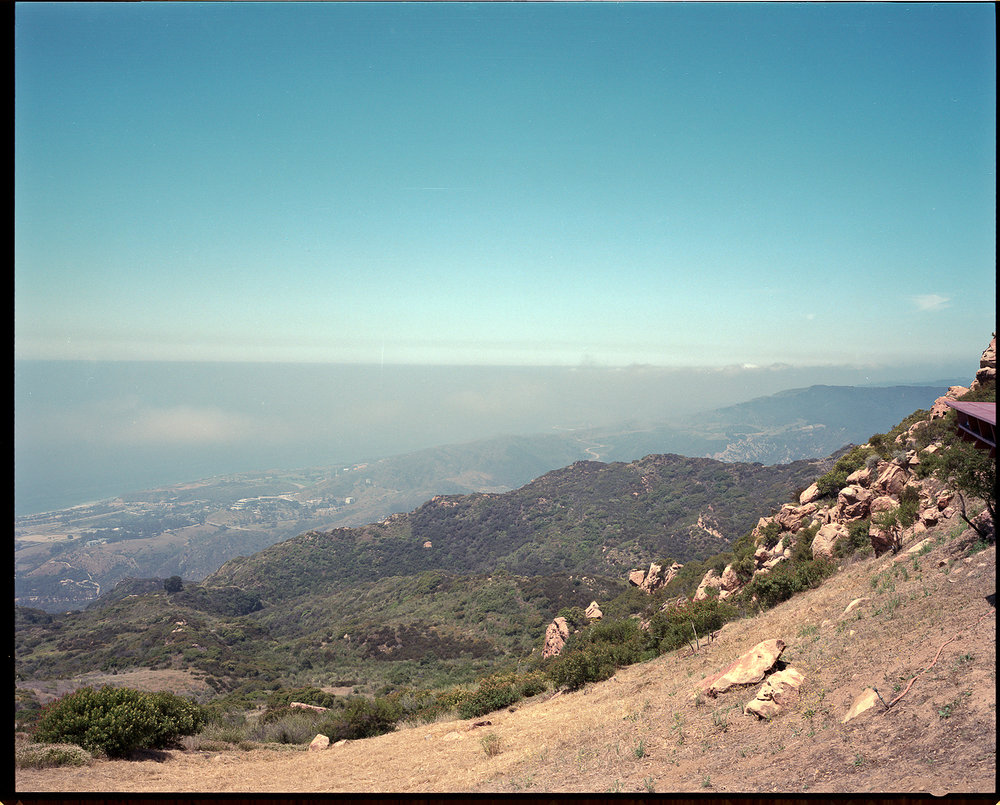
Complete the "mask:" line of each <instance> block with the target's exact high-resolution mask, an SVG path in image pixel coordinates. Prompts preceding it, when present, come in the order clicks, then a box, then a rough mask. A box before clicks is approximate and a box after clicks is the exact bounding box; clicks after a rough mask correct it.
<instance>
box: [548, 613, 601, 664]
mask: <svg viewBox="0 0 1000 805" xmlns="http://www.w3.org/2000/svg"><path fill="white" fill-rule="evenodd" d="M584 614H585V615H586V616H587V620H590V621H597V620H600V619H601V618H603V617H604V613H603V612H601V607H600V606H599V605H598V603H597V602H596V601H591V602H590V605H589V606H588V607H587V609H586V612H585V613H584ZM569 635H570V629H569V622H568V621H567V620H566V619H565V618H563V617H558V618H553V620H552V623H550V624H549V625H548V626H547V627H546V628H545V644H544V645H543V646H542V659H543V660H544V659H547V658H549V657H556V656H558V655H559V654H561V653H562V650H563V647H564V646H565V645H566V641H567V640H568V639H569Z"/></svg>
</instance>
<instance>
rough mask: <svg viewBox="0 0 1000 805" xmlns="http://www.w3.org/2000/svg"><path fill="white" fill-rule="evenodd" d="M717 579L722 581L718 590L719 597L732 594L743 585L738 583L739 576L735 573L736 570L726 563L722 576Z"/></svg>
mask: <svg viewBox="0 0 1000 805" xmlns="http://www.w3.org/2000/svg"><path fill="white" fill-rule="evenodd" d="M719 581H720V582H721V583H722V589H721V591H720V592H719V597H720V598H725V597H727V596H730V595H732V594H733V593H735V592H736V591H737V590H739V589H740V587H742V586H743V585H742V584H741V583H740V577H739V576H737V575H736V571H734V570H733V566H732V565H726V569H725V570H723V571H722V578H721V579H720V580H719Z"/></svg>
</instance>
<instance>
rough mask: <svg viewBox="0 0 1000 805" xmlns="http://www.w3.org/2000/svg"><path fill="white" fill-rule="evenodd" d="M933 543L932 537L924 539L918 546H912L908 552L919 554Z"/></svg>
mask: <svg viewBox="0 0 1000 805" xmlns="http://www.w3.org/2000/svg"><path fill="white" fill-rule="evenodd" d="M933 541H934V540H933V538H932V537H928V538H927V539H922V540H920V542H918V543H917V544H916V545H911V546H910V547H909V548H907V549H906V552H907V553H918V552H919V551H922V550H923V549H924V548H925V547H926V546H928V545H930V544H931V543H932V542H933Z"/></svg>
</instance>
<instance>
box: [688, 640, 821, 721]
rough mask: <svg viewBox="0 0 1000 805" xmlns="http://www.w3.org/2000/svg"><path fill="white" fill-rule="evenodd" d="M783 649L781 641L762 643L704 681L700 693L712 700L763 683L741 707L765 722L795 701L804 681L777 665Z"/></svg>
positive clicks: (797, 675)
mask: <svg viewBox="0 0 1000 805" xmlns="http://www.w3.org/2000/svg"><path fill="white" fill-rule="evenodd" d="M784 650H785V643H784V641H783V640H778V639H771V640H763V641H761V642H760V643H758V644H757V645H756V646H754V647H753V648H752V649H750V650H749V651H748V652H747V653H746V654H744V655H743V656H741V657H740V658H739V659H737V660H735V661H734V662H732V663H730V664H729V665H728V666H727V667H726V668H724V669H722V670H721V671H719V672H718V673H715V674H713V675H711V676H709V677H706V678H705V679H703V680H702V681H701V683H700V685H699V693H702V694H706V695H708V696H711V697H713V698H714V697H715V696H718V695H719V694H720V693H723V692H725V691H727V690H729V689H730V688H732V687H734V686H737V685H754V684H757V683H759V682H763V683H764V684H763V685H761V687H760V689H759V690H758V691H757V694H756V695H755V696H754V698H753V699H751V700H750V701H749V702H747V704H746V706H745V707H744V708H743V714H744V715H755V716H757V717H758V718H763V719H767V720H770V719H772V718H774V717H775V716H776V715H777V714H778V713H779V712H780V711H781V709H782V708H783V707H786V706H787V705H788V704H789V703H790V702H791V701H793V700H794V699H795V697H796V695H797V694H798V689H799V687H800V686H801V685H802V682H803V681H804V680H805V676H804V675H803V674H802V672H801V671H799V670H798V669H796V668H792V667H790V666H784V665H783V664H782V663H780V660H779V658H780V657H781V653H782V652H783V651H784ZM779 666H780V667H779Z"/></svg>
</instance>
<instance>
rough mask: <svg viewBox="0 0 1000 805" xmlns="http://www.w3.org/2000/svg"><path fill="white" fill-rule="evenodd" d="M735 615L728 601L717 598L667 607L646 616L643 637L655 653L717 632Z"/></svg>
mask: <svg viewBox="0 0 1000 805" xmlns="http://www.w3.org/2000/svg"><path fill="white" fill-rule="evenodd" d="M736 614H737V612H736V608H735V607H734V606H733V605H732V604H730V603H729V602H728V601H722V600H719V599H718V598H709V599H706V600H704V601H692V602H691V603H689V604H687V605H685V606H683V607H670V608H668V609H666V610H664V611H662V612H657V613H656V614H655V615H653V617H652V618H651V619H650V622H649V629H648V630H647V632H646V635H647V640H648V641H650V643H651V644H652V645H653V646H654V647H655V650H656V653H658V654H663V653H666V652H668V651H674V650H675V649H678V648H681V647H682V646H685V645H687V644H688V643H690V642H693V641H694V640H695V638H696V637H697V639H698V640H701V639H703V638H705V636H706V635H709V634H711V633H712V632H715V631H717V630H718V629H720V628H722V626H723V625H724V624H725V623H727V622H728V621H730V620H732V619H733V618H735V617H736Z"/></svg>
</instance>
